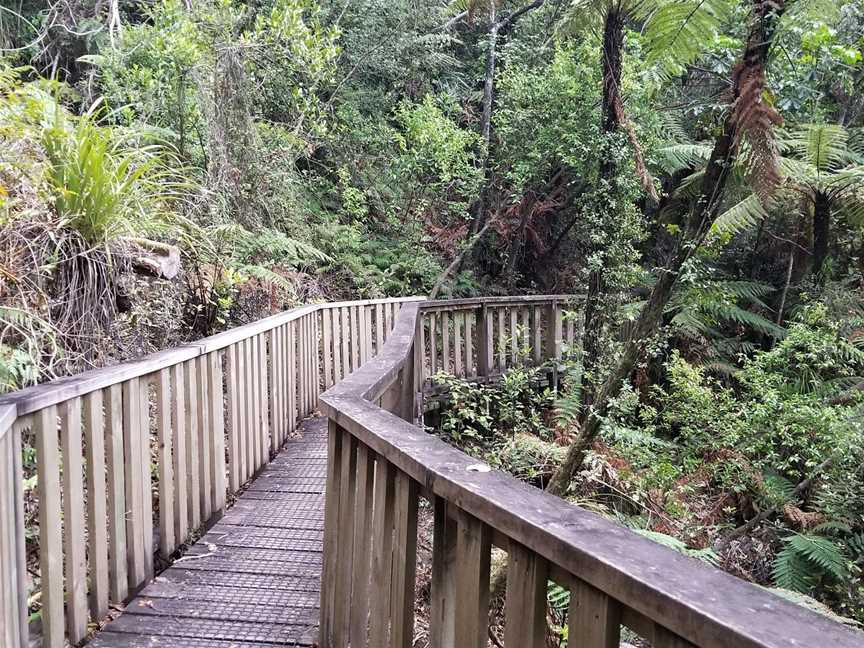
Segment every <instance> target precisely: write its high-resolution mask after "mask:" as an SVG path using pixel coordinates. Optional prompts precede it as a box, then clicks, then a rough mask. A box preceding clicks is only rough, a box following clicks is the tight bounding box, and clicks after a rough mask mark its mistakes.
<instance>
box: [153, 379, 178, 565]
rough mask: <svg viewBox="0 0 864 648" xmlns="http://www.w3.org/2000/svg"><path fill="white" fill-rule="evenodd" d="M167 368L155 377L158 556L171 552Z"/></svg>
mask: <svg viewBox="0 0 864 648" xmlns="http://www.w3.org/2000/svg"><path fill="white" fill-rule="evenodd" d="M170 384H171V383H170V380H169V375H168V369H162V370H161V371H159V373H158V374H157V376H156V425H157V431H158V435H159V450H158V458H159V459H158V460H159V553H160V554H161V555H162V557H163V558H165V559H167V558H168V557H169V556H170V555H171V554H172V553H173V551H174V547H175V543H174V466H173V460H172V443H171V441H172V438H171V386H170Z"/></svg>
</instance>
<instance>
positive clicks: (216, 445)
mask: <svg viewBox="0 0 864 648" xmlns="http://www.w3.org/2000/svg"><path fill="white" fill-rule="evenodd" d="M207 358H208V360H209V362H208V370H209V373H210V391H211V393H212V398H211V400H210V403H211V407H212V411H211V414H210V421H211V422H212V425H213V457H212V465H213V474H212V483H213V511H214V513H217V514H219V515H221V514H222V511H223V510H224V509H225V401H224V399H223V388H222V385H223V380H222V358H221V356H220V354H219V352H218V351H213V352H212V353H210V354H208V356H207Z"/></svg>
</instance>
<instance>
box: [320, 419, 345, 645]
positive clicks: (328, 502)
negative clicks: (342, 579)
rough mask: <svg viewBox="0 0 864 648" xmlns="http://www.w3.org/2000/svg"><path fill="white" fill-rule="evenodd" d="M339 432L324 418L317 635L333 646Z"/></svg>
mask: <svg viewBox="0 0 864 648" xmlns="http://www.w3.org/2000/svg"><path fill="white" fill-rule="evenodd" d="M342 441H343V433H342V431H341V430H340V429H339V427H338V426H337V425H336V423H334V422H333V421H332V420H330V421H328V434H327V481H326V485H325V494H324V564H323V567H322V570H321V609H320V622H319V625H320V636H321V646H322V648H332V647H333V645H334V644H333V631H334V626H335V623H336V617H335V610H336V596H337V594H338V590H337V587H336V573H337V570H338V569H339V563H338V552H339V544H340V538H339V518H340V509H341V508H342V507H341V506H340V499H341V495H342V484H341V482H342Z"/></svg>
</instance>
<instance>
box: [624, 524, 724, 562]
mask: <svg viewBox="0 0 864 648" xmlns="http://www.w3.org/2000/svg"><path fill="white" fill-rule="evenodd" d="M633 531H634V532H636V533H638V534H639V535H641V536H643V537H645V538H648V539H649V540H653V541H654V542H656V543H658V544H662V545H663V546H664V547H669V548H670V549H674V550H675V551H677V552H678V553H682V554H684V555H685V556H690V557H691V558H696V559H698V560H701V561H703V562H707V563H709V564H712V565H717V564H718V562H719V558H718V556H717V554H716V553H715V552H714V551H713V550H712V549H711V548H710V547H708V548H705V549H691V548H690V547H688V546H687V545H686V544H685V543H683V542H681V540H679V539H678V538H675V537H673V536H670V535H667V534H665V533H660V532H659V531H650V530H648V529H633Z"/></svg>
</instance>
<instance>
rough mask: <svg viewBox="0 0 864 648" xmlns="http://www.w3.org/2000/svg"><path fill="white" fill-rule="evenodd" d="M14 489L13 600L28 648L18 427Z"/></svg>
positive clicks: (17, 431)
mask: <svg viewBox="0 0 864 648" xmlns="http://www.w3.org/2000/svg"><path fill="white" fill-rule="evenodd" d="M10 436H11V442H12V473H11V478H12V483H13V485H12V487H11V488H10V489H9V491H8V492H9V493H10V494H11V495H12V496H13V498H14V499H13V501H14V507H15V535H14V537H15V538H16V555H15V571H16V575H17V582H18V588H17V597H15V598H14V599H13V603H14V604H15V605H16V607H17V609H18V637H19V639H20V648H26V647H27V646H29V645H30V639H29V636H28V635H29V632H28V623H27V553H26V549H27V547H26V545H27V542H26V535H25V534H26V529H25V526H24V489H23V485H24V466H23V448H22V440H21V428H20V427H18V426H16V427H14V428H13V429H12V432H11V435H7V438H9V437H10Z"/></svg>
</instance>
